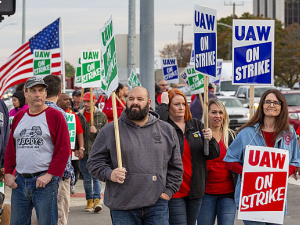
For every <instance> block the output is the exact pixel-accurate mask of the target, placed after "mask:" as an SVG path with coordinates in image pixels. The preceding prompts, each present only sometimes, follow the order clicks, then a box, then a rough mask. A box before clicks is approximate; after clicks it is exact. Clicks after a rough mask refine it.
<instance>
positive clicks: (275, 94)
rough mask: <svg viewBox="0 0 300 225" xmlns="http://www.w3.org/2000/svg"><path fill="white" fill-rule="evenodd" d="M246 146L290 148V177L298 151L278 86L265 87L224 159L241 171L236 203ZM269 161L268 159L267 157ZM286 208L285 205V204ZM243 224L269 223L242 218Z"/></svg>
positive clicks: (299, 163) (298, 160)
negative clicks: (267, 88)
mask: <svg viewBox="0 0 300 225" xmlns="http://www.w3.org/2000/svg"><path fill="white" fill-rule="evenodd" d="M247 145H252V146H264V147H272V148H279V149H284V150H288V151H289V176H290V175H292V174H294V173H295V171H296V167H299V166H300V152H299V146H298V143H297V138H296V132H295V130H294V128H292V127H291V126H290V125H289V113H288V108H287V103H286V100H285V98H284V96H283V94H282V93H281V92H280V91H278V90H277V89H271V90H267V91H266V92H265V93H264V94H263V95H262V96H261V99H260V102H259V106H258V109H257V111H256V112H255V114H254V116H253V118H252V119H250V120H249V121H248V122H247V123H246V124H244V125H243V126H242V127H241V128H240V129H239V130H238V135H237V137H236V139H235V140H234V141H233V142H232V144H231V145H230V147H229V148H228V150H227V154H226V156H225V158H224V161H225V162H226V166H227V168H228V169H230V170H231V171H233V172H235V173H238V174H240V175H239V177H238V180H237V185H236V188H235V202H236V206H237V207H238V206H239V198H240V190H241V174H242V172H243V166H242V165H243V162H244V157H245V148H246V146H247ZM269 160H270V159H269ZM285 210H286V207H285ZM244 224H245V225H256V224H259V225H261V224H272V223H266V222H255V221H249V220H244Z"/></svg>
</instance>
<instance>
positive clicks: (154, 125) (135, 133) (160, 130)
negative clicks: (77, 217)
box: [87, 112, 183, 210]
mask: <svg viewBox="0 0 300 225" xmlns="http://www.w3.org/2000/svg"><path fill="white" fill-rule="evenodd" d="M118 122H119V133H120V144H121V152H122V153H121V155H122V164H123V167H124V168H126V170H127V173H126V179H125V180H124V183H123V184H119V183H116V182H112V181H111V179H110V178H111V173H112V171H113V170H114V169H115V168H117V167H118V163H117V153H116V142H115V130H114V122H111V123H109V124H107V125H106V126H105V127H103V128H102V129H101V130H100V132H99V134H98V136H97V138H96V139H95V142H94V145H93V147H92V150H91V154H90V157H89V160H88V163H87V169H88V170H89V172H90V174H91V175H92V176H94V177H96V178H98V179H99V180H101V181H104V182H106V188H105V193H104V204H105V205H106V206H107V207H108V208H110V209H111V210H131V209H138V208H142V207H148V206H151V205H154V204H155V203H156V201H157V200H158V199H159V197H160V195H161V194H162V193H166V194H168V195H169V196H170V197H172V196H173V194H174V193H175V192H177V191H178V190H179V187H180V184H181V182H182V172H183V168H182V161H181V156H180V147H179V142H178V137H177V134H176V131H175V129H174V128H173V127H172V126H171V125H170V124H168V123H166V122H164V121H161V120H159V116H158V114H156V113H153V112H151V113H150V116H149V120H148V122H147V123H146V124H145V125H144V126H142V127H140V126H138V125H137V124H135V123H134V122H132V121H131V120H129V119H128V117H127V115H126V114H125V113H122V115H121V117H120V118H119V120H118Z"/></svg>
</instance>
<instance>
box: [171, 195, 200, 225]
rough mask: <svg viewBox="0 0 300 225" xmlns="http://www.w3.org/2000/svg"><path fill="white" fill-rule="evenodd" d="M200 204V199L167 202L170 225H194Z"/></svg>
mask: <svg viewBox="0 0 300 225" xmlns="http://www.w3.org/2000/svg"><path fill="white" fill-rule="evenodd" d="M201 202H202V198H196V199H189V198H188V197H185V198H172V199H171V200H170V201H169V222H170V225H173V224H180V225H195V223H196V220H197V216H198V213H199V210H200V208H201Z"/></svg>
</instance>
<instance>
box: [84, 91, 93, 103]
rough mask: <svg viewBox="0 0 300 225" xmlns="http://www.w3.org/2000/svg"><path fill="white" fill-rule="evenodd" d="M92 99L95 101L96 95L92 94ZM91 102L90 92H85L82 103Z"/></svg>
mask: <svg viewBox="0 0 300 225" xmlns="http://www.w3.org/2000/svg"><path fill="white" fill-rule="evenodd" d="M93 99H94V100H96V95H95V94H93ZM90 100H91V95H90V92H87V93H85V94H84V95H83V98H82V101H90Z"/></svg>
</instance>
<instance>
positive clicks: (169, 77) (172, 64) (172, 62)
mask: <svg viewBox="0 0 300 225" xmlns="http://www.w3.org/2000/svg"><path fill="white" fill-rule="evenodd" d="M162 71H163V77H164V80H165V81H166V82H167V83H168V84H171V83H176V84H178V83H179V76H178V66H177V59H176V58H162Z"/></svg>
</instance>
